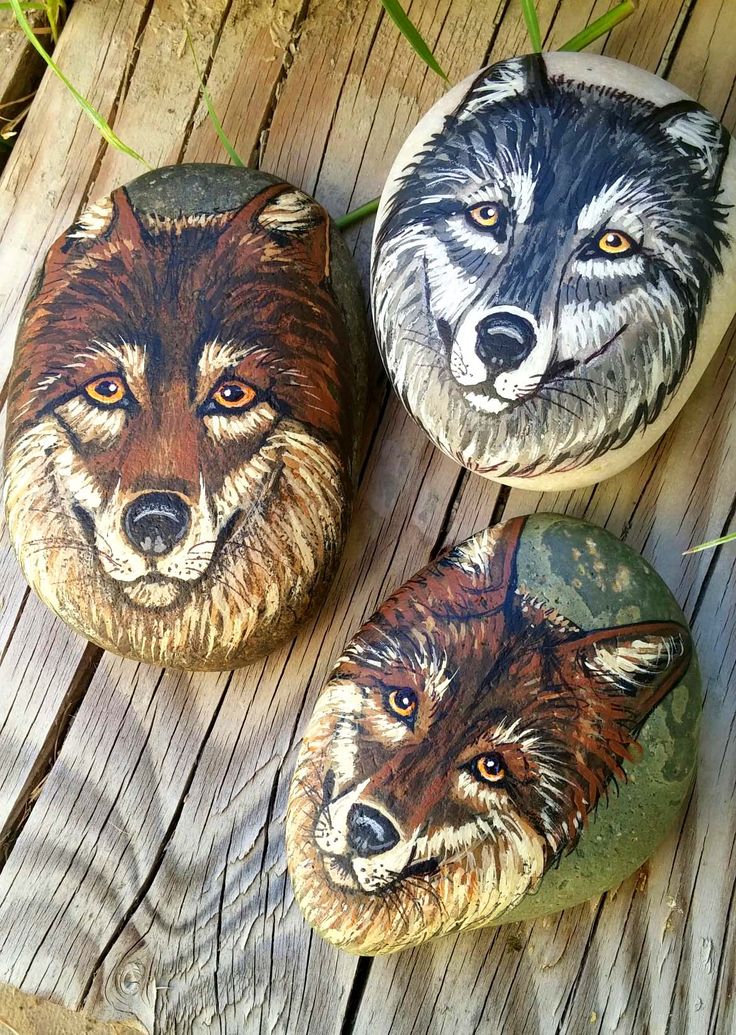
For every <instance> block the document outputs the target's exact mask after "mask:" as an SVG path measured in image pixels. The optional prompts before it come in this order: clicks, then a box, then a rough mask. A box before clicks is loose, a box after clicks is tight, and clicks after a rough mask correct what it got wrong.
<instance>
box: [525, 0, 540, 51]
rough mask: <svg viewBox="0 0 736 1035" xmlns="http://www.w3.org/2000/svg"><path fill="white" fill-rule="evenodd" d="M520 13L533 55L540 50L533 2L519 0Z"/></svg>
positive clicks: (537, 20) (535, 10)
mask: <svg viewBox="0 0 736 1035" xmlns="http://www.w3.org/2000/svg"><path fill="white" fill-rule="evenodd" d="M521 13H522V14H523V15H524V21H525V22H526V31H527V33H528V34H529V42H530V44H531V47H532V50H533V51H534V53H535V54H539V52H540V51H541V49H542V34H541V33H540V31H539V19H538V18H537V9H536V7H535V6H534V0H521Z"/></svg>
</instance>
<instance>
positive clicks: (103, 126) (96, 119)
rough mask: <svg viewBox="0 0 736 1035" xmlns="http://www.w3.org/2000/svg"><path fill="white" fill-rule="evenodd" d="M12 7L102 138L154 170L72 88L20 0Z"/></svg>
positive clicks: (22, 26) (39, 49)
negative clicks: (40, 40)
mask: <svg viewBox="0 0 736 1035" xmlns="http://www.w3.org/2000/svg"><path fill="white" fill-rule="evenodd" d="M10 6H11V8H12V10H13V14H14V15H15V18H16V21H17V22H18V24H19V25H20V27H21V29H22V30H23V32H24V33H25V36H26V38H27V39H28V41H29V43H31V44H32V45H33V46H34V47H35V49H36V50H37V51H38V53H39V54H40V55H41V57H42V58H43V59H44V61H45V62H46V64H47V65H48V66H49V68H50V69H51V71H52V72H53V73H54V75H55V76H56V77H57V79H59V80H60V82H62V83H63V84H64V86H65V87H66V88H67V90H68V91H69V93H70V94H71V95H72V97H73V98H74V100H75V101H76V102H77V104H78V105H79V106H80V108H81V109H82V111H83V112H84V114H85V115H86V116H87V118H88V119H89V120H90V121H91V122H92V123H93V124H94V126H96V128H97V129H98V131H99V132H100V134H101V135H102V137H103V138H104V139H105V140H106V141H107V142H108V144H110V145H111V146H112V147H114V148H117V150H118V151H120V152H122V154H124V155H128V156H129V157H130V158H135V159H136V161H138V162H141V163H142V164H143V165H145V167H146V168H147V169H152V168H153V166H151V165H149V164H148V162H147V161H146V160H145V158H143V157H141V155H139V154H138V152H137V151H134V150H133V148H132V147H128V145H127V144H125V143H123V141H122V140H121V139H120V137H119V136H117V134H116V133H115V132H114V130H113V129H112V127H111V126H110V124H109V123H108V122H107V120H106V119H105V118H103V116H102V115H100V113H99V112H98V111H97V110H96V108H93V107H92V105H91V104H90V103H89V101H88V100H87V99H86V98H85V97H83V96H82V95H81V93H80V92H79V90H77V89H76V88H75V87H74V86H72V84H71V82H70V81H69V80H68V79H67V77H66V76H65V75H64V73H63V72H62V71H61V69H60V68H59V66H58V65H57V64H56V62H55V61H54V59H53V58H52V57H51V55H50V54H49V53H48V52H47V51H46V50H45V49H44V47H43V46H42V45H41V43H40V42H39V40H38V39H37V37H36V34H35V33H34V31H33V29H32V28H31V26H30V24H29V22H28V19H27V18H26V16H25V14H24V13H23V9H22V7H21V4H20V0H10Z"/></svg>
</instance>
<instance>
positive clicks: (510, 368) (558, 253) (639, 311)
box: [372, 53, 736, 489]
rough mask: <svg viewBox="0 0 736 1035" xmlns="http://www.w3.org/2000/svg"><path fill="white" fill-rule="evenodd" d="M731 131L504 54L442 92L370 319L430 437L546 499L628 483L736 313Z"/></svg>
mask: <svg viewBox="0 0 736 1035" xmlns="http://www.w3.org/2000/svg"><path fill="white" fill-rule="evenodd" d="M734 150H735V149H734V148H733V146H732V145H731V140H730V137H729V136H728V134H727V133H726V131H725V129H723V127H722V126H721V125H720V123H719V122H718V120H717V119H715V118H714V117H713V116H712V115H711V114H709V113H708V112H707V111H706V110H705V109H704V108H702V107H701V106H700V105H699V104H696V103H695V102H694V101H692V100H690V99H689V98H688V97H686V96H685V95H684V94H683V93H681V92H680V91H679V90H677V89H675V88H674V87H673V86H671V85H669V84H668V83H665V82H664V81H663V80H661V79H658V78H657V77H656V76H652V75H650V74H649V73H646V72H643V71H641V70H640V69H637V68H634V67H633V66H631V65H626V64H623V63H621V62H618V61H612V60H611V59H608V58H602V57H595V56H591V55H585V54H563V53H555V54H547V55H536V56H533V57H526V58H514V59H512V60H509V61H502V62H500V63H498V64H496V65H492V66H491V67H490V68H487V69H485V70H483V71H482V72H480V73H478V74H477V75H475V76H473V77H471V78H470V79H468V80H466V81H465V82H464V83H462V84H460V86H458V87H456V88H455V89H454V90H452V91H450V93H449V94H447V95H446V97H444V98H443V99H442V100H441V101H440V102H439V103H438V104H437V105H436V106H435V107H434V108H433V109H432V110H431V111H430V112H429V113H428V114H427V115H426V116H425V118H424V119H423V120H422V121H421V122H420V124H419V125H418V127H417V128H416V130H415V131H414V132H413V133H412V134H411V136H410V137H409V139H408V140H407V142H406V144H405V146H404V148H403V149H402V151H401V153H400V154H399V157H398V158H397V160H396V163H395V165H394V167H393V169H392V172H391V174H390V176H389V179H388V181H387V184H386V187H385V189H384V192H383V197H382V201H381V207H380V210H379V214H378V219H377V223H376V230H375V236H374V252H373V287H372V292H373V312H374V316H375V323H376V329H377V334H378V339H379V344H380V346H381V351H382V354H383V358H384V362H385V364H386V367H387V370H388V373H389V376H390V378H391V380H392V382H393V384H394V386H395V388H396V390H397V392H398V393H399V395H400V397H401V399H402V400H403V402H404V404H405V405H406V407H407V408H408V409H409V411H410V412H411V413H412V414H413V415H414V416H415V418H416V419H417V420H418V421H419V423H420V424H421V425H422V427H423V428H424V430H425V431H426V432H427V433H428V435H429V436H430V437H431V438H432V439H433V441H434V442H435V443H436V444H437V445H438V446H439V447H440V448H441V449H443V450H444V451H445V452H447V453H448V454H449V455H450V456H452V457H453V458H454V459H456V460H457V461H458V462H459V463H461V464H464V465H465V466H467V467H469V468H470V469H471V470H474V471H477V472H479V473H481V474H484V475H486V476H488V477H490V478H494V479H498V480H500V481H503V482H506V483H508V484H511V485H516V486H520V487H525V488H534V489H558V488H571V487H574V486H576V485H584V484H591V483H593V482H595V481H598V480H600V479H601V478H605V477H608V476H609V475H612V474H615V473H616V472H617V471H620V470H623V468H625V467H627V466H628V465H629V464H631V463H632V462H633V461H634V460H636V459H637V458H638V457H639V456H640V455H641V454H642V453H643V452H644V451H645V450H646V449H648V448H649V446H650V445H652V444H653V442H655V441H656V439H657V438H659V436H660V435H661V434H662V433H663V432H664V430H665V429H666V428H667V426H668V425H669V424H670V423H671V422H672V420H673V419H674V417H675V416H676V415H677V413H678V411H679V410H680V409H681V407H682V405H683V404H684V403H685V401H686V400H687V398H688V396H689V395H690V393H691V392H692V390H693V388H694V386H695V384H696V383H697V381H698V379H699V378H700V376H701V375H702V373H703V371H704V369H705V366H706V364H707V363H708V361H709V360H710V359H711V357H712V355H713V353H714V351H715V349H716V347H717V346H718V344H719V342H720V341H721V339H722V337H723V335H724V334H725V332H726V330H727V329H728V326H729V324H730V322H731V319H732V317H733V315H734V311H735V310H736V251H735V249H734V246H733V239H734V236H735V235H736V209H735V208H734V202H735V201H736V154H734Z"/></svg>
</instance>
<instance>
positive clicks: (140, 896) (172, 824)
mask: <svg viewBox="0 0 736 1035" xmlns="http://www.w3.org/2000/svg"><path fill="white" fill-rule="evenodd" d="M162 674H163V673H162ZM231 682H232V673H231V674H230V676H229V677H228V679H227V680H226V682H225V685H224V687H223V688H222V691H221V693H220V697H219V699H218V701H217V704H216V705H215V707H214V709H213V712H212V715H211V717H210V720H209V723H208V724H207V728H206V730H205V732H204V734H203V736H202V740H201V743H200V745H199V749H198V751H197V754H196V756H195V758H194V761H193V764H192V768H191V770H190V772H189V774H188V776H187V780H186V782H185V784H184V787H183V790H182V793H181V795H180V797H179V801H178V803H177V806H176V808H175V809H174V811H173V813H172V815H171V819H170V820H169V823H168V826H167V828H166V831H165V832H164V835H163V837H162V839H161V842H160V844H159V846H158V851H157V852H156V855H155V857H154V859H153V861H152V863H151V866H150V868H149V870H148V873H147V874H146V876H145V878H143V879H142V880H141V882H140V885H141V886H140V888H139V890H138V892H137V894H136V895H135V896H134V898H133V899H132V900H131V902H130V905H129V906H128V908H127V909H126V911H125V913H124V914H123V915H122V916H121V918H120V919H119V920H118V922H117V924H116V926H115V929H114V931H113V933H112V934H111V935H110V937H109V938H108V940H107V942H106V943H105V945H104V946H103V948H102V950H101V952H100V954H99V956H98V958H97V960H96V962H95V964H94V966H93V967H92V968H91V970H90V975H89V978H88V979H87V982H86V984H85V986H84V989H83V991H82V994H81V997H80V1002H81V1008H82V1009H84V1007H85V1005H86V1003H87V999H88V997H89V994H90V992H91V990H92V987H93V985H94V983H95V979H96V977H97V974H98V972H99V970H100V968H101V967H102V965H103V963H104V962H105V959H106V957H107V954H108V953H109V951H110V949H111V948H112V947H113V945H114V944H115V942H116V941H117V940H118V938H119V937H120V935H121V934H122V933H123V931H124V930H125V928H126V926H127V924H128V922H129V921H130V919H131V918H132V917H133V916H134V915H135V913H136V911H137V909H138V907H139V906H140V905H141V903H142V902H143V900H144V899H145V897H146V895H147V894H148V891H149V890H150V888H151V885H152V884H153V882H154V880H155V879H156V875H157V873H158V871H159V869H160V868H161V864H162V862H163V859H164V856H165V855H166V849H167V847H168V845H169V842H170V841H171V839H172V837H173V835H174V832H175V830H176V827H177V824H178V822H179V817H180V816H181V813H182V810H183V808H184V804H185V802H186V799H187V795H188V793H189V790H190V788H191V786H192V783H193V782H194V777H195V776H196V773H197V769H198V767H199V763H200V761H201V759H202V755H203V754H204V750H205V748H206V746H207V744H208V742H209V739H210V736H211V734H212V730H213V729H214V727H215V724H216V722H217V718H218V716H219V714H220V710H221V709H222V705H223V702H224V700H225V697H226V696H227V691H228V688H229V686H230V683H231Z"/></svg>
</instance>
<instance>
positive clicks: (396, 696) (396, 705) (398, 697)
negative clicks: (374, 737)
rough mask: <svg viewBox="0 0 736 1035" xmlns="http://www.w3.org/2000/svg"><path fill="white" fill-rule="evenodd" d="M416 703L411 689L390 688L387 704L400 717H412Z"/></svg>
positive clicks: (415, 696)
mask: <svg viewBox="0 0 736 1035" xmlns="http://www.w3.org/2000/svg"><path fill="white" fill-rule="evenodd" d="M418 704H419V702H418V700H417V695H416V694H415V693H414V691H413V690H392V691H391V693H390V694H389V695H388V706H389V708H390V709H391V711H392V712H393V713H394V715H398V716H399V718H400V719H411V718H413V716H414V714H415V712H416V710H417V706H418Z"/></svg>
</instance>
